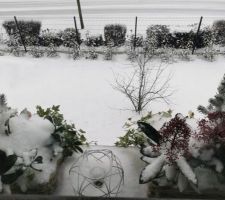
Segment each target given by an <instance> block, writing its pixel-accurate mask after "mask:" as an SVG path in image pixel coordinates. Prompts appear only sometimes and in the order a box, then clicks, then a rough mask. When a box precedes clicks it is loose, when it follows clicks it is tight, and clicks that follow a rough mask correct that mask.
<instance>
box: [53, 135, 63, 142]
mask: <svg viewBox="0 0 225 200" xmlns="http://www.w3.org/2000/svg"><path fill="white" fill-rule="evenodd" d="M52 137H53V138H54V139H55V140H56V141H57V142H61V137H60V135H59V134H58V133H52Z"/></svg>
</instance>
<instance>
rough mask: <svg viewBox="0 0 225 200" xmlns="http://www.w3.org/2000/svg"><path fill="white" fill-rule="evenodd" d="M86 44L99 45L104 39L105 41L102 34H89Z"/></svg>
mask: <svg viewBox="0 0 225 200" xmlns="http://www.w3.org/2000/svg"><path fill="white" fill-rule="evenodd" d="M85 44H86V45H87V46H93V47H99V46H102V45H103V44H104V41H103V38H102V35H98V36H89V37H87V40H86V41H85Z"/></svg>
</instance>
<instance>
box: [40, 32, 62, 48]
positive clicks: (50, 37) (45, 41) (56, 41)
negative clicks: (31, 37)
mask: <svg viewBox="0 0 225 200" xmlns="http://www.w3.org/2000/svg"><path fill="white" fill-rule="evenodd" d="M38 44H39V45H40V46H45V47H48V46H50V45H51V44H53V45H54V46H57V47H58V46H60V45H62V44H63V40H62V39H61V38H60V37H59V35H58V34H57V33H52V32H51V31H50V30H49V29H46V30H43V31H42V32H41V34H40V36H39V38H38Z"/></svg>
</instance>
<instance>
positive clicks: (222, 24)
mask: <svg viewBox="0 0 225 200" xmlns="http://www.w3.org/2000/svg"><path fill="white" fill-rule="evenodd" d="M213 31H214V32H215V34H216V41H217V43H218V44H222V45H225V20H218V21H215V22H214V23H213Z"/></svg>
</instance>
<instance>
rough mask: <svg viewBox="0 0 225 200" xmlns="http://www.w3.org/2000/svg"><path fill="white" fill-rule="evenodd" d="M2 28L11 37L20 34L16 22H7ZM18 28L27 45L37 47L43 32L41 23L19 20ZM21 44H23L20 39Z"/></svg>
mask: <svg viewBox="0 0 225 200" xmlns="http://www.w3.org/2000/svg"><path fill="white" fill-rule="evenodd" d="M2 26H3V27H4V29H5V31H6V33H7V34H8V35H9V36H11V35H15V34H18V29H17V26H16V23H15V21H14V20H10V21H5V22H4V23H3V24H2ZM18 26H19V28H20V30H21V34H22V37H23V39H24V41H25V43H26V44H27V45H35V44H36V43H37V42H38V36H39V34H40V30H41V22H38V21H23V20H18ZM19 43H20V44H21V39H20V38H19Z"/></svg>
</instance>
